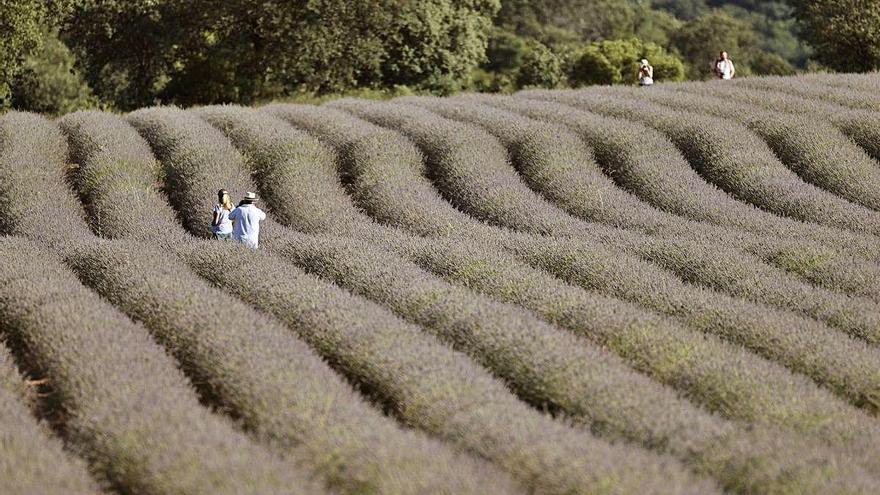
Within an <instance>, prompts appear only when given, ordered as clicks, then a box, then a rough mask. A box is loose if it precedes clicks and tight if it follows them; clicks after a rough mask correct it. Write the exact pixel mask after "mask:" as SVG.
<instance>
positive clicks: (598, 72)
mask: <svg viewBox="0 0 880 495" xmlns="http://www.w3.org/2000/svg"><path fill="white" fill-rule="evenodd" d="M643 58H647V59H648V61H649V62H650V63H651V65H652V66H653V67H654V79H655V80H657V81H658V82H670V81H681V80H682V79H684V65H683V64H682V62H681V60H680V59H679V58H678V57H676V56H675V55H673V54H671V53H669V52H667V51H666V50H665V49H663V47H661V46H659V45H656V44H654V43H643V42H642V41H640V40H638V39H636V38H631V39H628V40H608V41H601V42H593V43H591V44H589V45H588V46H587V47H585V48H584V49H583V50H582V51H581V53H580V55H579V56H578V57H577V59H576V60H575V62H574V64H573V65H572V68H571V71H570V73H569V74H568V79H569V81H571V83H572V85H575V86H579V85H589V84H634V83H635V82H637V81H638V67H639V61H640V60H641V59H643Z"/></svg>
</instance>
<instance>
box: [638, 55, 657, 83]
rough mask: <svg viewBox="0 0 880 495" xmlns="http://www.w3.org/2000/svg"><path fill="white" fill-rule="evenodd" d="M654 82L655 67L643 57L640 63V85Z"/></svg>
mask: <svg viewBox="0 0 880 495" xmlns="http://www.w3.org/2000/svg"><path fill="white" fill-rule="evenodd" d="M652 84H654V68H653V67H651V64H649V63H648V59H646V58H643V59H642V61H641V62H640V63H639V86H650V85H652Z"/></svg>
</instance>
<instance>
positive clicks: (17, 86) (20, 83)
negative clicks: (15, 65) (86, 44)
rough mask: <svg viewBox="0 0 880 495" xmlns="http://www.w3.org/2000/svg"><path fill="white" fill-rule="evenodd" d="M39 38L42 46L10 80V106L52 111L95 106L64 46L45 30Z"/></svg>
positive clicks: (46, 111) (68, 110) (70, 55)
mask: <svg viewBox="0 0 880 495" xmlns="http://www.w3.org/2000/svg"><path fill="white" fill-rule="evenodd" d="M41 39H42V40H43V43H42V46H41V47H40V48H39V49H38V50H37V51H36V52H34V53H33V54H32V55H30V56H29V57H28V58H27V59H25V61H24V63H23V64H22V67H21V70H20V71H19V73H18V75H17V76H16V77H15V79H14V81H13V84H12V106H13V107H14V108H17V109H20V110H27V111H31V112H40V113H48V114H53V115H61V114H65V113H69V112H73V111H75V110H79V109H83V108H88V107H94V106H96V105H97V101H96V100H95V98H94V96H93V95H92V92H91V90H90V89H89V87H88V85H87V84H86V83H85V81H83V79H82V77H81V76H80V74H78V73H77V72H76V70H75V68H74V58H73V54H72V53H70V50H69V49H68V48H67V46H65V45H64V43H62V42H61V40H59V39H58V37H57V35H55V34H54V33H52V32H50V31H48V30H46V31H44V33H43V34H42V35H41Z"/></svg>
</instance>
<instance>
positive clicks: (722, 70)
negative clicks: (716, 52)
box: [714, 52, 736, 80]
mask: <svg viewBox="0 0 880 495" xmlns="http://www.w3.org/2000/svg"><path fill="white" fill-rule="evenodd" d="M714 69H715V75H716V76H717V77H718V79H725V80H727V79H733V76H734V75H735V74H736V67H734V66H733V60H730V56H728V55H727V52H721V55H720V56H719V57H718V60H716V61H715V68H714Z"/></svg>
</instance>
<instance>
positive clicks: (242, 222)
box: [229, 192, 266, 249]
mask: <svg viewBox="0 0 880 495" xmlns="http://www.w3.org/2000/svg"><path fill="white" fill-rule="evenodd" d="M255 201H257V195H256V194H254V193H252V192H246V193H244V199H242V200H241V202H240V203H238V207H236V208H235V209H234V210H232V213H230V214H229V219H230V220H232V222H233V227H232V238H233V239H235V240H236V241H238V242H241V243H243V244H246V245H248V246H250V247H252V248H254V249H257V247H258V246H259V244H260V222H262V221H263V220H265V219H266V214H265V213H264V212H263V210H261V209H259V208H257V207H256V205H254V202H255Z"/></svg>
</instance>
